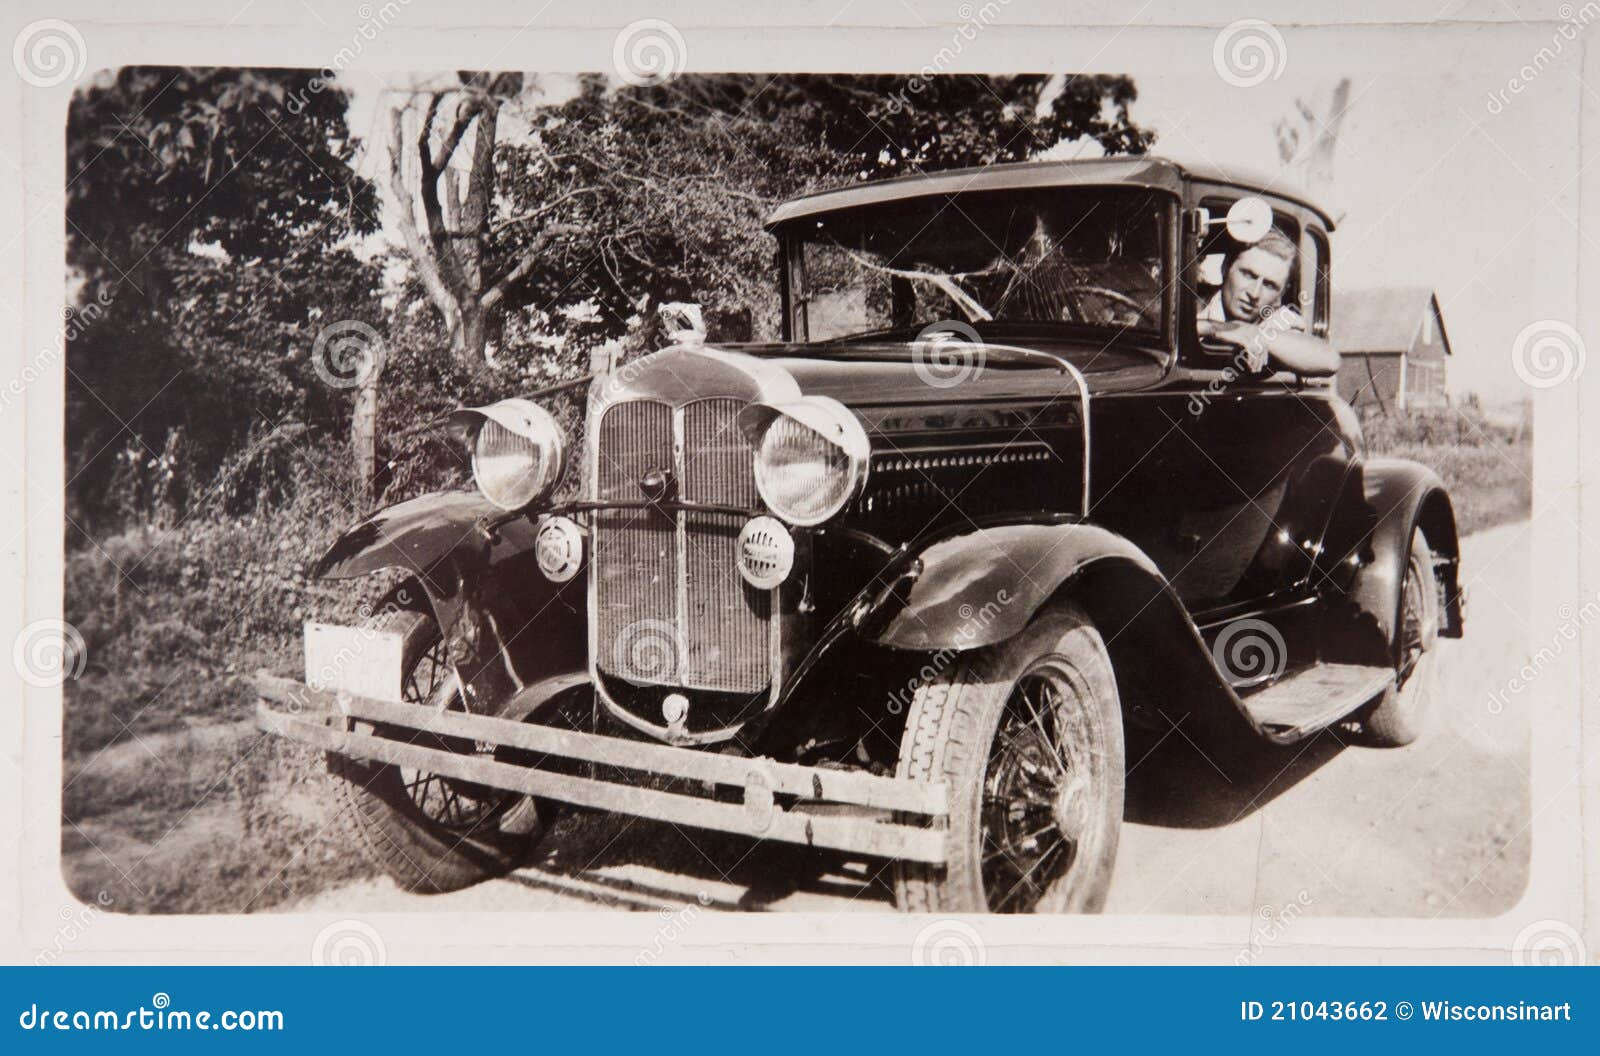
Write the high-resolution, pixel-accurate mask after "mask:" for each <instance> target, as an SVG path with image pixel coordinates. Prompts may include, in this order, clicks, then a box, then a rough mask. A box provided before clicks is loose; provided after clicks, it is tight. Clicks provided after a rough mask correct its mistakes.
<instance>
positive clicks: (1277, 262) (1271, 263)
mask: <svg viewBox="0 0 1600 1056" xmlns="http://www.w3.org/2000/svg"><path fill="white" fill-rule="evenodd" d="M1296 255H1297V254H1296V250H1295V245H1294V243H1293V242H1292V241H1290V239H1289V236H1288V235H1285V234H1284V233H1283V232H1282V231H1280V230H1278V229H1277V228H1273V229H1272V230H1270V231H1268V232H1267V233H1266V235H1264V236H1263V237H1262V239H1261V241H1259V242H1256V243H1255V244H1254V245H1247V246H1241V247H1239V248H1237V249H1234V250H1231V251H1230V252H1229V253H1228V255H1227V257H1225V258H1224V259H1223V262H1222V288H1221V289H1219V290H1218V291H1217V292H1216V294H1215V295H1214V296H1213V297H1212V298H1211V299H1210V300H1209V301H1207V302H1206V303H1205V306H1204V307H1202V308H1201V309H1200V318H1199V320H1198V322H1197V327H1196V329H1197V330H1198V331H1199V333H1200V336H1201V337H1203V338H1210V339H1211V340H1213V341H1221V342H1224V343H1225V344H1229V345H1236V346H1238V348H1239V349H1240V350H1241V352H1242V353H1243V355H1244V362H1245V367H1246V369H1248V370H1250V371H1252V372H1253V371H1259V370H1263V369H1265V367H1266V366H1267V362H1268V359H1269V358H1270V359H1271V361H1272V362H1273V363H1274V364H1275V365H1277V366H1279V367H1282V368H1283V369H1285V370H1292V371H1294V372H1295V373H1296V374H1304V375H1310V376H1320V375H1327V374H1334V373H1337V372H1338V370H1339V353H1338V352H1336V351H1334V348H1333V346H1332V345H1330V344H1328V342H1326V341H1324V340H1322V339H1321V338H1318V337H1314V336H1312V335H1311V334H1308V333H1306V323H1305V320H1304V319H1302V318H1301V317H1300V313H1298V312H1296V311H1295V310H1294V309H1293V308H1291V307H1289V306H1287V305H1285V304H1283V303H1282V302H1283V291H1284V290H1285V289H1287V288H1288V286H1289V282H1290V280H1291V278H1292V277H1293V275H1294V268H1295V258H1296Z"/></svg>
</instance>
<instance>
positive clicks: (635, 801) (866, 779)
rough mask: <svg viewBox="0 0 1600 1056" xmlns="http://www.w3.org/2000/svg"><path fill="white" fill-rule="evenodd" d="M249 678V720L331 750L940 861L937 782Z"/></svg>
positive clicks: (563, 796) (723, 827)
mask: <svg viewBox="0 0 1600 1056" xmlns="http://www.w3.org/2000/svg"><path fill="white" fill-rule="evenodd" d="M255 684H256V692H257V694H258V695H259V697H260V698H261V699H260V701H259V702H258V703H257V705H256V725H257V726H259V727H260V728H261V729H262V730H263V731H265V732H267V733H272V734H277V735H278V736H280V737H286V738H288V739H289V740H292V741H297V742H299V743H301V744H306V745H310V746H311V747H313V748H319V749H321V750H323V751H327V752H333V753H335V754H337V755H343V756H349V757H350V758H353V759H366V760H371V761H374V762H379V763H387V764H390V765H394V766H405V767H410V768H412V769H416V770H423V771H427V772H429V773H434V774H438V775H440V776H443V777H451V778H456V779H458V780H462V781H471V782H474V783H476V784H480V785H486V786H488V787H491V788H499V789H505V790H507V791H512V792H521V793H524V794H526V795H532V796H540V797H542V798H545V799H553V800H558V801H560V802H563V803H571V804H575V805H577V806H582V807H590V808H593V809H595V810H603V811H610V812H613V813H619V814H632V815H635V816H637V817H641V818H654V819H656V820H658V821H668V822H672V823H674V824H678V825H689V826H693V827H696V828H702V829H715V830H717V831H719V832H732V833H739V834H741V835H745V836H751V837H755V838H757V839H763V840H778V841H780V842H783V843H795V844H803V845H805V846H809V847H819V848H826V849H829V850H835V851H847V852H852V853H856V854H861V855H866V856H869V857H875V858H895V859H903V860H906V861H916V862H931V863H941V862H943V861H945V843H946V841H945V835H946V817H947V815H948V813H949V807H948V798H947V794H946V786H945V785H943V784H930V783H924V782H920V781H909V780H906V779H904V778H894V777H879V776H877V775H875V774H868V773H864V772H861V771H856V770H832V769H826V768H823V767H815V766H803V765H800V764H798V763H781V762H778V761H776V760H773V759H752V758H744V757H739V756H732V755H723V754H720V753H716V752H712V751H706V750H698V749H694V748H677V747H673V746H671V745H665V744H655V743H650V742H643V741H633V740H625V739H623V738H620V737H608V736H604V735H602V734H597V733H583V732H579V731H575V730H563V729H556V728H555V727H552V726H542V725H539V724H538V723H535V722H515V721H512V720H509V719H499V718H493V717H490V716H486V715H470V714H466V713H463V712H457V711H441V710H437V709H433V708H428V707H424V706H421V705H417V704H401V703H394V702H390V701H382V700H374V699H372V698H369V697H360V696H354V695H352V694H349V693H343V692H338V693H336V692H330V691H327V690H319V689H312V688H311V687H309V686H306V685H304V684H303V683H300V682H296V681H294V680H293V679H288V678H280V677H277V676H275V675H269V674H267V673H265V672H260V673H258V674H257V675H256V679H255ZM358 722H359V723H361V724H363V725H360V726H358V725H357V723H358ZM371 724H378V725H380V726H381V727H382V728H383V730H384V734H383V735H379V734H378V733H376V732H374V727H373V725H371ZM424 732H426V733H429V734H434V735H444V736H449V737H459V738H462V739H466V740H472V741H477V742H480V743H482V744H484V745H502V746H505V747H508V748H517V749H521V750H523V751H529V752H535V753H539V754H540V755H541V756H542V757H554V758H559V759H569V760H577V761H580V762H585V763H592V764H598V765H600V766H607V767H616V768H619V769H623V770H628V771H633V772H637V773H639V774H642V775H649V776H656V777H672V778H683V779H688V780H689V781H697V782H700V783H701V787H702V788H704V789H705V790H706V791H707V792H708V793H709V792H711V791H712V790H713V789H715V788H725V789H730V790H732V791H733V792H735V793H737V794H738V796H739V801H738V802H733V801H732V800H731V797H726V796H725V797H723V798H712V797H711V795H709V794H707V795H695V794H690V793H683V792H667V791H662V790H658V789H654V788H645V787H640V786H638V785H633V784H623V783H620V782H615V781H606V780H602V779H599V778H596V777H592V776H591V777H583V776H577V775H572V774H561V773H554V772H552V771H549V770H542V769H539V768H536V767H528V766H519V765H516V764H513V763H507V762H500V761H497V760H495V759H493V758H490V757H488V756H486V755H465V754H461V753H457V752H451V751H446V750H444V749H442V748H436V747H430V746H425V745H422V744H417V743H414V740H415V736H416V734H420V733H424ZM408 733H409V734H410V735H411V736H410V738H409V739H408V738H407V737H406V734H408Z"/></svg>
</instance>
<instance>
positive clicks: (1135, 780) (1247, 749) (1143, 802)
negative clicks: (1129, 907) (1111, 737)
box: [1123, 728, 1352, 829]
mask: <svg viewBox="0 0 1600 1056" xmlns="http://www.w3.org/2000/svg"><path fill="white" fill-rule="evenodd" d="M1351 736H1352V735H1351V733H1350V732H1349V731H1348V730H1344V729H1338V728H1335V729H1333V730H1323V731H1321V732H1320V733H1317V734H1316V735H1315V736H1313V737H1311V738H1310V739H1309V740H1306V741H1302V742H1300V743H1299V744H1293V745H1289V746H1287V747H1279V746H1277V745H1272V744H1268V743H1266V742H1259V743H1255V744H1251V745H1246V746H1243V747H1241V748H1240V749H1237V750H1235V751H1234V752H1232V753H1231V754H1230V756H1229V757H1228V758H1227V759H1222V758H1220V757H1217V756H1215V755H1213V754H1209V753H1206V752H1202V751H1201V750H1200V748H1198V747H1197V746H1196V745H1195V744H1194V742H1193V741H1191V740H1189V739H1188V738H1187V737H1184V736H1180V735H1178V734H1177V733H1176V732H1175V731H1174V732H1173V733H1172V734H1170V735H1169V736H1167V737H1165V738H1160V737H1159V735H1154V736H1152V735H1144V734H1139V735H1133V736H1130V737H1129V742H1128V776H1127V789H1126V798H1125V801H1124V808H1123V820H1124V821H1130V822H1136V823H1138V824H1141V825H1153V826H1157V827H1160V828H1169V829H1214V828H1220V827H1222V826H1224V825H1231V824H1233V823H1234V822H1236V821H1239V820H1241V819H1242V818H1246V817H1248V816H1250V815H1251V814H1254V813H1255V812H1256V811H1258V810H1260V809H1261V808H1263V807H1265V806H1266V805H1267V804H1268V803H1271V802H1272V801H1273V800H1274V799H1276V798H1277V797H1279V796H1281V795H1283V794H1284V793H1285V792H1287V791H1288V790H1289V789H1291V788H1293V787H1294V786H1295V785H1297V784H1299V783H1300V782H1301V781H1304V780H1305V779H1306V778H1308V777H1310V776H1311V775H1312V774H1314V773H1316V772H1317V771H1318V770H1320V769H1321V768H1322V767H1324V766H1326V765H1327V764H1328V763H1329V762H1331V761H1332V760H1333V759H1334V758H1335V757H1336V756H1337V755H1339V753H1340V752H1342V751H1344V749H1345V747H1346V745H1347V744H1349V743H1350V742H1351Z"/></svg>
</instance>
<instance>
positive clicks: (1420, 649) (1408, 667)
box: [1362, 531, 1440, 747]
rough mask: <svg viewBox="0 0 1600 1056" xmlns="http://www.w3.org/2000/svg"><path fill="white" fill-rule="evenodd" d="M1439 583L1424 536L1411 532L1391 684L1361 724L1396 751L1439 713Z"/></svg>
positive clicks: (1395, 629) (1370, 733) (1383, 743)
mask: <svg viewBox="0 0 1600 1056" xmlns="http://www.w3.org/2000/svg"><path fill="white" fill-rule="evenodd" d="M1439 612H1440V604H1439V581H1438V579H1437V578H1436V577H1435V575H1434V571H1433V554H1432V552H1431V551H1430V550H1429V548H1428V543H1427V539H1426V538H1425V537H1424V536H1423V534H1422V532H1420V531H1418V532H1415V533H1413V537H1412V540H1411V549H1410V553H1409V555H1408V556H1407V560H1406V565H1405V572H1404V575H1403V576H1402V577H1401V579H1400V598H1399V606H1398V610H1397V612H1396V613H1395V624H1394V641H1393V649H1394V653H1393V662H1394V682H1393V683H1391V684H1390V686H1389V687H1388V688H1387V689H1385V690H1384V692H1383V696H1382V697H1380V698H1379V699H1378V700H1377V701H1376V702H1375V703H1374V704H1373V705H1372V706H1371V709H1370V710H1369V711H1368V713H1367V714H1366V716H1365V718H1364V719H1363V720H1362V726H1363V728H1364V730H1365V731H1366V733H1367V735H1368V736H1369V737H1370V738H1371V740H1372V741H1373V742H1374V743H1376V744H1379V745H1384V746H1388V747H1399V746H1401V745H1406V744H1410V743H1411V742H1412V741H1415V740H1416V739H1417V738H1418V737H1421V736H1422V735H1423V733H1425V732H1426V731H1427V730H1428V729H1429V728H1430V727H1431V725H1432V724H1433V721H1434V718H1435V712H1437V710H1438V700H1437V697H1438V692H1437V687H1436V685H1435V683H1436V682H1437V679H1436V677H1435V671H1436V669H1437V667H1438V658H1439V651H1438V648H1437V646H1438V639H1439Z"/></svg>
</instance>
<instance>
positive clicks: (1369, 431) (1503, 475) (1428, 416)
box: [1362, 400, 1533, 535]
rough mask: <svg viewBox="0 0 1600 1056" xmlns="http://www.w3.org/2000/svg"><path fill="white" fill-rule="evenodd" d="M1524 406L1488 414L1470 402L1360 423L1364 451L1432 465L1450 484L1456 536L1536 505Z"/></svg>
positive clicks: (1517, 517) (1511, 518)
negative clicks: (1460, 405)
mask: <svg viewBox="0 0 1600 1056" xmlns="http://www.w3.org/2000/svg"><path fill="white" fill-rule="evenodd" d="M1529 410H1530V409H1529V408H1528V407H1527V406H1526V405H1524V406H1523V407H1522V408H1521V409H1520V413H1519V412H1517V411H1508V412H1506V413H1503V414H1494V415H1492V414H1488V413H1486V412H1484V411H1483V410H1482V408H1480V407H1479V406H1478V405H1477V402H1476V401H1475V400H1473V401H1469V402H1468V403H1467V404H1466V405H1465V406H1462V407H1443V408H1437V409H1428V410H1423V411H1415V412H1410V413H1407V414H1405V415H1400V416H1382V415H1374V416H1371V417H1369V418H1367V419H1366V420H1365V421H1363V422H1362V434H1363V437H1364V438H1365V440H1366V445H1367V451H1368V453H1369V454H1372V455H1379V456H1387V457H1392V458H1405V459H1410V460H1411V461H1413V462H1420V463H1422V464H1423V465H1425V466H1429V467H1431V468H1432V469H1433V471H1434V472H1435V473H1438V474H1439V477H1440V479H1442V480H1443V481H1444V483H1445V485H1446V486H1447V487H1448V488H1449V489H1450V499H1451V502H1452V503H1453V504H1454V506H1455V511H1456V530H1457V531H1458V532H1459V533H1460V534H1461V535H1466V534H1468V533H1470V532H1476V531H1482V530H1483V529H1486V528H1492V527H1494V526H1495V525H1499V524H1505V523H1508V522H1510V521H1517V520H1521V519H1523V518H1525V517H1527V516H1528V515H1529V513H1530V511H1531V510H1532V507H1533V439H1532V427H1531V425H1530V424H1529V422H1530V421H1531V417H1530V414H1529Z"/></svg>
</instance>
